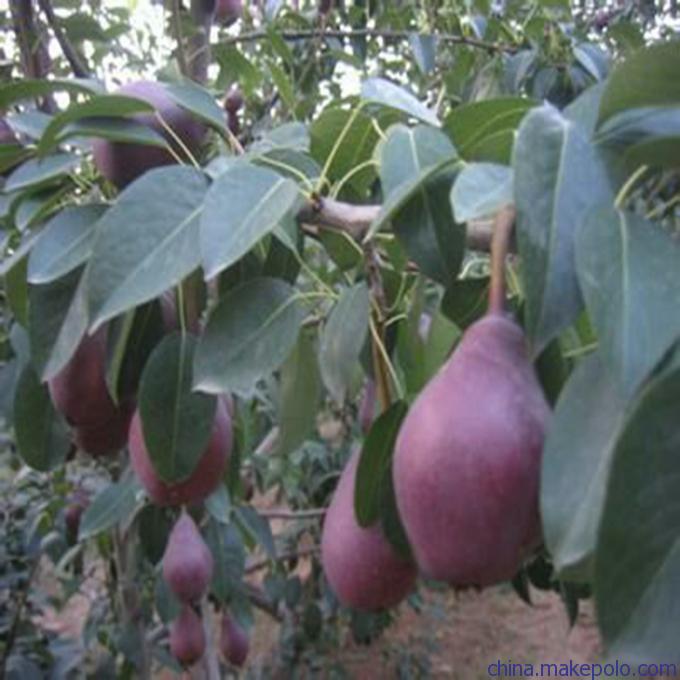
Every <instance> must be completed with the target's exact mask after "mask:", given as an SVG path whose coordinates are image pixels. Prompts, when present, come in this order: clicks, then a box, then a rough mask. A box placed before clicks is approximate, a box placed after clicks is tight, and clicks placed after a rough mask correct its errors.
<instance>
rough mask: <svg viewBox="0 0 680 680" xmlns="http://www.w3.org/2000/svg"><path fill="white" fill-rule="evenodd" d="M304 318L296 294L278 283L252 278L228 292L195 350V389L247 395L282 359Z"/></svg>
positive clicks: (291, 344)
mask: <svg viewBox="0 0 680 680" xmlns="http://www.w3.org/2000/svg"><path fill="white" fill-rule="evenodd" d="M304 317H305V310H304V308H303V307H302V306H301V305H300V303H299V302H298V300H297V298H296V297H295V291H294V290H293V288H291V287H290V286H289V285H288V284H287V283H285V282H283V281H281V280H277V279H268V278H257V279H253V280H250V281H248V282H246V283H244V284H242V285H240V286H238V287H237V288H235V289H233V290H231V291H230V292H229V293H228V294H227V295H226V296H224V297H223V298H222V299H221V300H220V302H219V304H218V305H217V307H215V309H214V310H213V312H212V314H211V315H210V318H209V320H208V324H207V326H206V328H205V331H204V333H203V335H202V336H201V338H200V340H199V343H198V347H197V348H196V357H195V361H194V385H195V387H196V389H199V390H202V391H205V392H211V393H220V392H236V393H238V394H242V395H244V396H247V395H249V394H251V392H252V390H253V389H254V387H255V384H256V383H257V381H258V380H259V379H260V378H262V377H264V376H266V375H268V374H269V373H271V372H272V371H274V370H275V369H277V368H278V367H279V366H280V365H281V364H282V363H283V362H284V361H285V360H286V358H287V357H288V355H289V354H290V352H291V350H292V349H293V347H294V345H295V342H296V341H297V337H298V331H299V328H300V324H301V323H302V321H303V319H304Z"/></svg>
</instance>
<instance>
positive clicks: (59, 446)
mask: <svg viewBox="0 0 680 680" xmlns="http://www.w3.org/2000/svg"><path fill="white" fill-rule="evenodd" d="M15 390H16V391H15V394H14V418H13V421H14V434H15V437H16V443H17V449H18V451H19V455H20V456H21V459H22V460H23V461H24V462H25V463H26V465H28V466H29V467H32V468H33V469H34V470H39V471H40V472H48V471H49V470H53V469H54V468H56V467H58V466H59V465H61V464H62V463H63V462H64V460H65V459H66V456H67V454H68V452H69V450H70V448H71V436H70V433H69V430H68V427H67V425H66V422H65V421H64V419H63V418H62V417H61V415H59V414H58V413H57V412H56V411H55V409H54V406H52V401H51V400H50V395H49V392H48V390H47V385H43V384H41V382H40V379H39V378H38V376H37V374H36V373H35V371H34V370H33V367H32V366H30V365H26V366H24V368H23V369H22V371H21V373H20V374H19V379H18V381H17V384H16V388H15Z"/></svg>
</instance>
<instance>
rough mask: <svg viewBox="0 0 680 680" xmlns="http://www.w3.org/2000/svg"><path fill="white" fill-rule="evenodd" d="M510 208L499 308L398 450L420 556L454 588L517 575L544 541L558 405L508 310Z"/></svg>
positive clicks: (503, 225) (429, 396)
mask: <svg viewBox="0 0 680 680" xmlns="http://www.w3.org/2000/svg"><path fill="white" fill-rule="evenodd" d="M501 215H502V216H501V217H500V218H499V220H498V223H497V227H496V229H497V231H498V232H499V234H500V236H499V238H498V239H497V240H496V237H495V240H494V246H493V249H494V252H493V255H492V259H493V260H494V265H493V276H492V279H493V280H492V287H491V288H492V290H491V297H490V301H491V304H490V311H489V312H488V313H487V315H486V316H485V317H484V318H482V319H481V320H479V321H477V322H476V323H474V324H473V325H471V326H470V327H469V328H468V330H467V331H466V333H465V335H464V336H463V339H462V340H461V341H460V343H459V345H458V347H457V348H456V350H455V352H454V353H453V355H452V356H451V357H450V358H449V360H448V361H447V362H446V363H445V364H444V365H443V366H442V368H441V369H440V370H439V372H438V373H437V374H436V375H435V376H434V378H432V380H431V381H430V382H429V383H428V384H427V385H426V386H425V388H424V389H423V391H422V392H421V394H420V395H419V396H418V398H417V399H416V401H415V403H414V404H413V406H412V407H411V409H410V411H409V413H408V415H407V417H406V419H405V420H404V422H403V423H402V426H401V430H400V432H399V436H398V438H397V443H396V447H395V453H394V462H393V478H394V487H395V493H396V500H397V506H398V509H399V514H400V516H401V519H402V522H403V524H404V528H405V529H406V533H407V535H408V538H409V541H410V543H411V547H412V549H413V553H414V556H415V559H416V562H417V563H418V566H419V567H420V568H421V569H422V571H423V572H424V573H425V574H427V575H428V576H430V577H432V578H435V579H438V580H441V581H446V582H448V583H450V584H452V585H455V586H472V585H473V586H486V585H490V584H492V583H497V582H499V581H503V580H506V579H511V578H512V577H513V576H514V575H515V573H516V572H517V570H518V569H519V567H520V565H521V563H522V560H523V558H524V557H525V555H526V552H527V550H528V549H529V548H531V547H533V545H535V543H536V541H537V539H538V538H539V537H538V536H537V531H538V528H539V527H540V523H539V520H538V484H539V473H540V464H541V453H542V449H543V440H544V436H545V431H546V426H547V422H548V418H549V415H550V411H549V407H548V405H547V402H546V400H545V398H544V396H543V392H542V390H541V387H540V385H539V383H538V380H537V378H536V375H535V373H534V369H533V366H532V364H531V362H530V360H529V357H528V355H527V349H526V341H525V337H524V333H523V332H522V329H521V328H520V327H519V326H518V325H517V324H516V323H515V322H514V321H512V320H511V319H510V318H508V317H507V316H506V315H505V314H504V313H503V299H504V295H505V291H504V275H505V270H504V260H505V254H506V252H507V242H508V240H509V236H508V235H507V234H508V233H509V231H510V229H511V228H512V217H511V215H512V213H510V212H507V213H502V214H501ZM503 231H505V232H507V233H506V235H505V237H503Z"/></svg>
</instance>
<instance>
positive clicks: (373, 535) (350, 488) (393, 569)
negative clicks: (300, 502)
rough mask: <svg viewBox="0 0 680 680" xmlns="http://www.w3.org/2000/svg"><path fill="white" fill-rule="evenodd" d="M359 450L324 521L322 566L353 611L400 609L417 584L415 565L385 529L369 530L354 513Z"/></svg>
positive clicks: (345, 473) (334, 589)
mask: <svg viewBox="0 0 680 680" xmlns="http://www.w3.org/2000/svg"><path fill="white" fill-rule="evenodd" d="M358 464H359V451H358V450H356V451H354V452H353V453H352V455H351V457H350V459H349V461H348V463H347V466H346V467H345V469H344V471H343V473H342V475H341V477H340V481H339V482H338V486H337V488H336V490H335V495H334V496H333V500H332V501H331V504H330V506H329V507H328V511H327V512H326V517H325V519H324V525H323V534H322V536H321V563H322V565H323V571H324V574H325V576H326V580H327V581H328V583H329V585H330V587H331V588H332V590H333V592H334V593H335V595H336V597H337V598H338V600H339V601H340V602H341V603H342V604H344V605H345V606H347V607H352V608H354V609H359V610H364V611H378V610H380V609H386V608H389V607H392V606H394V605H396V604H398V603H399V602H400V601H401V600H403V599H404V597H406V596H407V595H408V594H409V592H410V591H411V590H412V589H413V586H414V585H415V580H416V576H417V569H416V567H415V565H414V564H413V563H411V562H409V561H407V560H404V559H402V558H401V557H399V556H398V555H397V554H396V553H395V551H394V548H393V547H392V545H391V544H390V543H389V541H388V540H387V538H385V535H384V534H383V531H382V528H381V527H380V525H379V524H375V525H373V526H370V527H367V528H363V527H361V526H359V524H358V522H357V520H356V516H355V514H354V484H355V479H356V471H357V466H358Z"/></svg>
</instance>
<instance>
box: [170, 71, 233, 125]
mask: <svg viewBox="0 0 680 680" xmlns="http://www.w3.org/2000/svg"><path fill="white" fill-rule="evenodd" d="M164 87H165V90H166V92H167V93H168V94H169V95H170V97H172V99H174V100H175V101H176V102H177V104H179V105H180V106H181V107H182V108H183V109H186V110H187V111H189V113H192V114H194V116H196V118H199V119H200V120H202V121H204V122H206V123H207V124H208V125H210V126H212V127H214V128H215V129H216V130H218V131H219V132H221V133H225V131H226V124H225V122H226V119H225V115H224V111H222V109H221V108H220V107H219V105H218V104H217V102H216V101H215V98H214V97H213V96H212V95H211V94H210V92H208V91H207V90H206V89H205V88H203V87H201V86H200V85H198V84H196V83H194V82H191V81H188V80H187V81H184V82H182V83H172V84H166V85H165V86H164Z"/></svg>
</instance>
